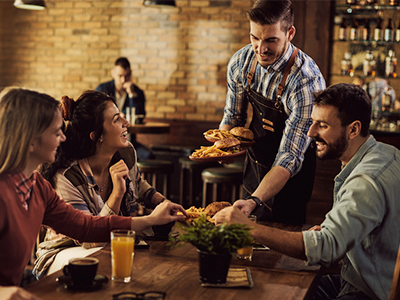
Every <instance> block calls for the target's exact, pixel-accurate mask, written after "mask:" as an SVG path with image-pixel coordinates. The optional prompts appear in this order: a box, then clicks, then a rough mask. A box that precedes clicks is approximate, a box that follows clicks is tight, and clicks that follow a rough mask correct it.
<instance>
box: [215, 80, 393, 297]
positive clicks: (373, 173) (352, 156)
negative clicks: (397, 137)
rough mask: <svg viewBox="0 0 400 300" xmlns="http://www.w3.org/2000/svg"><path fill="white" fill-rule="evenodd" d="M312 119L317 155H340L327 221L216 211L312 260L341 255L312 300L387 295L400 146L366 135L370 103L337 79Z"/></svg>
mask: <svg viewBox="0 0 400 300" xmlns="http://www.w3.org/2000/svg"><path fill="white" fill-rule="evenodd" d="M312 120H313V123H312V125H311V127H310V129H309V132H308V135H309V136H310V137H312V138H314V140H315V141H316V144H317V156H318V158H320V159H339V160H340V161H341V162H342V170H341V171H340V173H339V174H338V175H337V176H336V177H335V187H334V195H333V196H334V197H333V199H334V203H333V207H332V209H331V210H330V211H329V212H328V213H327V214H326V218H325V220H324V222H323V223H322V224H321V225H320V226H315V227H314V228H312V229H311V230H310V231H304V232H288V231H283V230H279V229H276V228H272V227H266V226H262V225H258V224H254V223H250V222H249V221H248V218H247V217H246V216H245V215H244V214H243V213H242V212H240V211H239V210H238V209H237V208H235V207H234V208H233V209H231V208H225V209H224V210H222V211H221V212H220V213H218V214H217V215H216V216H215V217H214V218H215V219H216V221H217V224H220V223H222V222H225V221H227V222H228V223H246V224H249V226H251V227H254V229H253V230H251V235H252V236H253V237H254V238H255V240H256V241H257V242H259V243H261V244H264V245H267V246H269V247H271V249H275V250H277V251H279V252H281V253H284V254H286V255H290V256H293V257H296V258H299V259H304V260H306V264H307V265H317V264H319V265H323V266H330V265H331V264H333V263H335V262H336V261H339V260H343V264H342V270H341V274H340V275H339V274H337V275H330V276H328V277H323V278H322V281H321V284H320V286H319V288H318V292H317V295H316V296H315V297H314V298H313V299H315V300H316V299H318V300H322V299H343V300H344V299H346V300H350V299H354V300H355V299H357V300H360V299H366V300H371V299H374V300H385V299H386V300H387V299H389V293H390V288H391V284H392V278H393V271H394V267H395V264H396V257H397V251H398V249H399V242H400V222H399V215H400V202H399V195H400V179H399V174H400V151H399V150H398V149H397V148H395V147H393V146H390V145H387V144H383V143H379V142H377V141H376V140H375V138H374V137H373V136H371V135H370V134H369V123H370V120H371V102H370V100H369V97H368V95H367V93H366V92H365V91H364V90H363V89H362V88H361V87H359V86H356V85H353V84H344V83H342V84H337V85H333V86H331V87H329V88H327V89H326V90H325V91H323V92H322V93H320V94H319V95H317V97H316V99H315V100H314V109H313V112H312ZM344 295H346V296H344ZM342 297H343V298H342Z"/></svg>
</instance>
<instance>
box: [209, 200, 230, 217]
mask: <svg viewBox="0 0 400 300" xmlns="http://www.w3.org/2000/svg"><path fill="white" fill-rule="evenodd" d="M229 206H232V204H230V203H229V202H226V201H217V202H213V203H210V204H208V205H207V207H206V208H205V209H204V213H206V214H207V216H210V217H214V216H215V215H216V214H217V212H219V211H220V210H222V209H224V208H225V207H229Z"/></svg>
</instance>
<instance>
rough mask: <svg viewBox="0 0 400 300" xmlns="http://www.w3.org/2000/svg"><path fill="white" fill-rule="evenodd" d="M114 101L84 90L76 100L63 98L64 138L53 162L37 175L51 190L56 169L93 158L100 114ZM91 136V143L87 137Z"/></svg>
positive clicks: (101, 124)
mask: <svg viewBox="0 0 400 300" xmlns="http://www.w3.org/2000/svg"><path fill="white" fill-rule="evenodd" d="M109 101H111V102H113V103H115V99H114V98H113V97H111V96H109V95H107V94H105V93H103V92H98V91H92V90H88V91H85V92H83V93H82V95H81V96H80V97H79V98H78V100H76V101H74V100H72V99H71V98H68V97H66V96H64V97H63V98H62V101H61V102H62V106H61V111H62V114H63V117H64V120H65V136H66V137H67V140H66V141H65V142H63V143H62V144H61V145H60V147H59V149H58V153H57V157H56V160H55V161H54V162H53V163H52V164H50V165H44V166H43V167H42V169H41V173H42V175H43V177H44V178H46V179H47V180H48V181H49V182H50V183H51V184H52V186H53V187H55V181H54V177H55V174H56V173H57V171H58V170H59V169H63V168H67V167H68V166H69V164H70V163H71V162H72V161H74V160H79V159H83V158H86V157H89V156H91V155H93V154H95V151H96V143H97V141H98V140H99V138H100V137H101V135H102V134H103V131H104V127H103V123H104V110H105V109H106V107H107V103H108V102H109ZM91 132H94V138H93V140H92V139H91V138H90V133H91Z"/></svg>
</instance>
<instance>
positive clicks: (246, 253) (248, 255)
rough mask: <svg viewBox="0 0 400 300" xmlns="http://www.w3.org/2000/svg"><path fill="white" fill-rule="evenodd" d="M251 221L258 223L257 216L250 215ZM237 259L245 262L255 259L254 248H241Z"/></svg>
mask: <svg viewBox="0 0 400 300" xmlns="http://www.w3.org/2000/svg"><path fill="white" fill-rule="evenodd" d="M248 218H249V219H250V220H251V221H253V222H255V223H257V216H254V215H249V217H248ZM236 257H237V258H239V259H243V260H249V261H251V259H252V257H253V246H249V247H245V248H241V249H238V250H237V253H236Z"/></svg>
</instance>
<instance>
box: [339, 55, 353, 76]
mask: <svg viewBox="0 0 400 300" xmlns="http://www.w3.org/2000/svg"><path fill="white" fill-rule="evenodd" d="M340 64H341V74H342V75H350V76H354V69H353V65H352V63H351V54H350V53H348V52H346V53H345V54H344V58H343V59H342V61H341V62H340Z"/></svg>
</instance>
